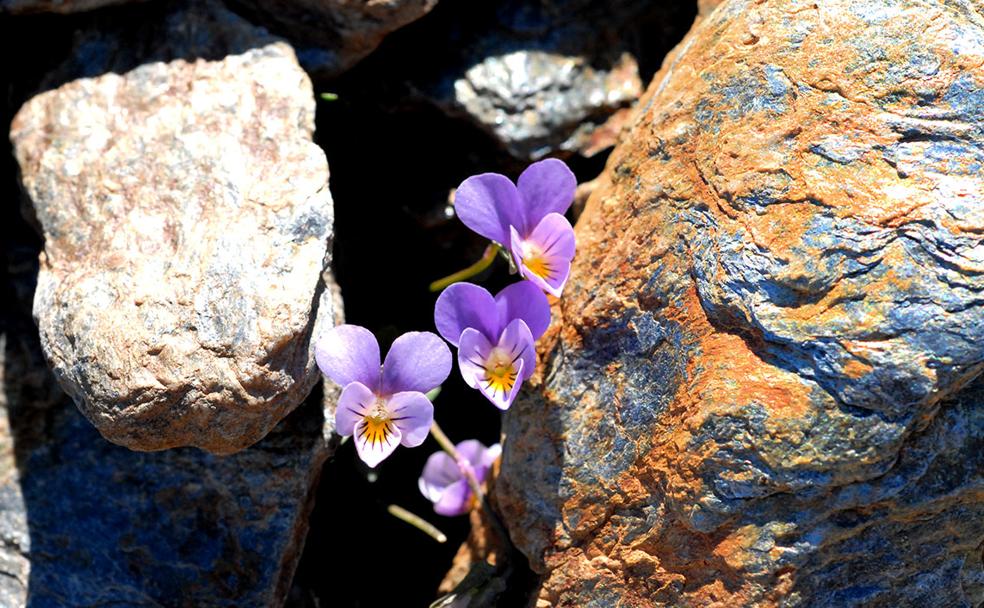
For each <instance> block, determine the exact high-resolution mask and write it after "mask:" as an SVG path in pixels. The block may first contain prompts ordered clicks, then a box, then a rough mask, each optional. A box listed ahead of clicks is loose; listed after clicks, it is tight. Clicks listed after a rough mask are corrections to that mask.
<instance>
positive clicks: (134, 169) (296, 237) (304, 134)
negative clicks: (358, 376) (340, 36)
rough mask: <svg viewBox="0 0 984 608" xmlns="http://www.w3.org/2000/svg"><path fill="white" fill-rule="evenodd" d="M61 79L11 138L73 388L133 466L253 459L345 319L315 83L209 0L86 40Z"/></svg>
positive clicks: (51, 341)
mask: <svg viewBox="0 0 984 608" xmlns="http://www.w3.org/2000/svg"><path fill="white" fill-rule="evenodd" d="M155 10H157V9H155ZM131 42H132V44H131ZM58 78H60V79H62V80H67V82H66V83H65V84H61V85H60V86H58V83H57V82H52V83H49V84H48V86H49V87H51V88H50V90H47V91H45V92H43V93H40V94H38V95H36V96H35V97H33V98H32V99H30V100H29V101H28V102H27V103H26V104H24V106H23V108H22V109H21V110H20V112H19V113H18V114H17V116H16V117H15V119H14V121H13V125H12V128H11V139H12V141H13V143H14V148H15V152H16V156H17V160H18V162H19V163H20V169H21V177H22V180H23V185H24V188H25V190H26V193H27V195H28V196H29V198H30V201H31V202H32V203H33V207H34V211H35V212H36V214H37V217H38V219H39V221H40V225H41V227H42V228H43V231H44V237H45V250H44V254H43V256H42V264H41V272H40V276H39V279H38V290H37V295H36V298H35V303H34V314H35V317H36V319H37V322H38V325H39V326H40V330H41V342H42V345H43V347H44V351H45V354H46V356H47V358H48V360H49V362H50V364H51V366H52V367H53V368H54V371H55V375H56V377H57V378H58V380H59V382H60V383H61V384H62V386H63V387H64V388H65V390H66V391H67V392H68V393H69V394H70V395H71V396H72V397H73V398H74V399H75V401H76V403H77V404H78V405H79V407H80V409H81V410H82V412H83V413H84V414H85V415H86V417H87V418H88V419H89V420H90V421H91V422H92V423H93V424H94V425H95V426H96V428H98V429H99V431H100V432H101V433H102V434H103V436H105V437H106V438H107V439H110V440H111V441H114V442H116V443H119V444H122V445H125V446H127V447H130V448H132V449H138V450H159V449H163V448H170V447H176V446H197V447H201V448H204V449H206V450H209V451H212V452H215V453H230V452H234V451H237V450H240V449H242V448H244V447H246V446H248V445H250V444H252V443H255V442H256V441H258V440H259V439H260V438H262V437H263V436H264V435H266V433H267V432H268V431H269V430H270V429H272V428H273V427H274V426H275V425H276V424H277V422H279V421H280V420H281V419H282V418H283V417H284V416H285V415H286V414H287V413H288V412H290V411H291V410H292V409H293V408H294V407H295V406H296V405H297V404H299V403H300V402H301V401H302V400H303V399H304V398H305V396H306V395H307V394H308V393H309V392H310V390H311V387H312V386H313V385H314V383H315V381H316V380H317V379H318V377H319V374H318V372H317V369H316V366H315V362H314V356H313V341H312V336H314V335H316V334H317V331H318V328H317V324H318V320H319V319H322V320H326V322H328V323H330V322H331V319H332V317H333V316H334V312H333V311H332V303H331V298H330V293H329V290H327V289H326V288H325V282H324V281H323V280H322V271H323V270H324V269H325V268H326V266H327V263H328V261H329V254H330V244H331V238H332V218H333V214H332V202H331V196H330V195H329V192H328V166H327V163H326V161H325V157H324V154H323V152H322V151H321V149H320V148H319V147H318V146H316V145H315V144H314V143H313V142H312V141H311V136H312V133H313V131H314V106H315V104H314V96H313V92H312V89H311V83H310V81H309V80H308V77H307V75H306V74H305V73H304V72H303V71H302V70H301V68H300V67H299V66H298V64H297V61H296V59H295V57H294V53H293V51H292V50H291V48H290V47H289V46H288V45H287V44H285V43H284V42H282V41H280V40H278V39H276V38H273V37H271V36H269V35H268V34H267V33H266V32H265V30H262V29H259V28H255V27H253V26H251V25H250V24H248V23H247V22H245V21H243V20H242V19H240V18H239V17H236V16H235V15H233V14H231V13H229V12H227V11H225V10H224V9H222V8H220V7H218V6H217V5H214V4H211V3H207V2H195V3H190V4H188V5H183V6H179V7H177V8H175V9H173V11H171V12H168V13H166V14H164V15H162V16H161V19H160V20H159V21H158V20H153V21H148V22H147V23H145V24H143V25H141V26H139V29H138V30H136V31H134V30H132V29H129V28H128V27H123V28H121V29H119V30H114V29H111V28H110V29H109V30H107V31H95V32H89V33H84V34H82V35H81V36H80V40H79V43H78V44H77V46H76V49H75V51H74V52H73V55H72V58H71V59H70V60H69V61H68V62H67V63H66V64H65V66H63V67H62V68H61V69H60V70H59V72H58Z"/></svg>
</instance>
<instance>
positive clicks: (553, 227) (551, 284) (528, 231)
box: [454, 158, 577, 297]
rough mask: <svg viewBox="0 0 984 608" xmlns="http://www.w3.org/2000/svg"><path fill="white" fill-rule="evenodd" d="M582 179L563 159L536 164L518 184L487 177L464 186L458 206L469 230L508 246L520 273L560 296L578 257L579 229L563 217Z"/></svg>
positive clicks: (493, 175) (457, 197)
mask: <svg viewBox="0 0 984 608" xmlns="http://www.w3.org/2000/svg"><path fill="white" fill-rule="evenodd" d="M576 188H577V179H576V178H575V177H574V174H573V173H571V170H570V169H568V168H567V165H565V164H564V162H563V161H560V160H557V159H555V158H548V159H546V160H541V161H540V162H536V163H533V164H532V165H530V166H529V167H527V168H526V170H525V171H523V173H522V174H521V175H520V176H519V181H518V182H517V183H516V184H513V183H512V181H510V180H509V178H508V177H506V176H505V175H500V174H498V173H482V174H480V175H473V176H472V177H469V178H468V179H466V180H465V181H463V182H461V185H460V186H458V190H457V192H456V194H455V202H454V207H455V211H456V213H457V214H458V217H459V218H461V221H462V222H464V224H465V225H466V226H468V227H469V228H471V229H472V230H474V231H475V232H477V233H478V234H480V235H482V236H484V237H486V238H489V239H492V240H493V241H495V242H496V243H499V244H500V245H503V246H504V247H508V249H509V251H510V253H511V254H512V256H513V260H514V261H515V262H516V267H517V268H518V269H519V273H520V274H521V275H523V277H525V278H526V279H529V280H530V281H532V282H533V283H535V284H536V285H537V286H539V287H540V288H541V289H543V290H544V291H546V292H547V293H550V294H553V295H554V296H557V297H560V293H561V291H562V290H563V289H564V284H565V283H566V282H567V276H568V275H569V274H570V271H571V259H573V258H574V249H575V242H574V229H573V228H571V224H570V222H568V221H567V220H566V219H565V218H564V216H563V213H564V212H565V211H567V208H568V207H570V206H571V203H572V202H573V201H574V190H575V189H576Z"/></svg>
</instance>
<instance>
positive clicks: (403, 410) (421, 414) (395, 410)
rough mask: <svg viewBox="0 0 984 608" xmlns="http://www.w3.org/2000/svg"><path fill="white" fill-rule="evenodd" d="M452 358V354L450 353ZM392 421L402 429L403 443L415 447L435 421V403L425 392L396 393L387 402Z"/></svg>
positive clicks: (424, 437)
mask: <svg viewBox="0 0 984 608" xmlns="http://www.w3.org/2000/svg"><path fill="white" fill-rule="evenodd" d="M448 356H449V358H450V354H449V355H448ZM386 406H387V409H388V410H389V413H390V422H392V423H393V424H395V425H396V427H397V428H398V429H400V433H401V434H402V435H403V438H402V440H401V443H402V444H403V445H404V446H406V447H408V448H415V447H417V446H418V445H420V444H421V443H423V442H424V439H427V434H428V433H429V432H430V427H431V424H433V422H434V404H432V403H431V402H430V399H428V398H427V396H426V395H424V394H423V393H419V392H417V391H407V392H403V393H396V394H395V395H393V396H392V397H390V400H389V402H388V403H387V404H386Z"/></svg>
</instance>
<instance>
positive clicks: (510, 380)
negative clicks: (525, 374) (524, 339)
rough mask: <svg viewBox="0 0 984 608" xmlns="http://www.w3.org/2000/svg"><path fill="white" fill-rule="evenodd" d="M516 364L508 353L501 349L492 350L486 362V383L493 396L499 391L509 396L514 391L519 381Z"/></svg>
mask: <svg viewBox="0 0 984 608" xmlns="http://www.w3.org/2000/svg"><path fill="white" fill-rule="evenodd" d="M515 363H516V362H515V360H513V358H512V357H510V356H509V353H508V352H507V351H505V350H503V349H501V348H494V349H492V352H491V353H490V354H489V358H488V359H487V360H486V362H485V382H486V383H487V388H488V389H489V390H491V391H492V394H493V395H494V394H496V393H497V392H498V391H502V393H503V394H504V395H508V394H509V391H511V390H512V388H513V386H514V385H515V384H516V379H517V378H516V377H517V374H516V365H515Z"/></svg>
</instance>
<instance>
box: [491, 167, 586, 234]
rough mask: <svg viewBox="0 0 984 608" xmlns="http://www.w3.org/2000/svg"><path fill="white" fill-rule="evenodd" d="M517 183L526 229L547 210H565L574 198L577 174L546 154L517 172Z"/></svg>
mask: <svg viewBox="0 0 984 608" xmlns="http://www.w3.org/2000/svg"><path fill="white" fill-rule="evenodd" d="M517 187H518V190H519V194H520V196H521V197H522V198H523V218H524V219H525V221H526V227H527V229H529V228H532V227H534V226H536V225H537V224H539V223H540V220H542V219H543V218H544V217H545V216H546V215H547V214H548V213H561V214H563V213H564V212H565V211H567V209H568V208H569V207H570V206H571V203H573V202H574V191H575V190H577V178H576V177H574V174H573V173H571V170H570V169H568V168H567V165H566V164H564V161H561V160H557V159H556V158H548V159H546V160H541V161H540V162H536V163H533V164H532V165H530V166H529V167H527V168H526V170H525V171H523V173H522V174H521V175H520V176H519V181H518V182H517ZM517 228H519V226H517ZM520 232H521V233H522V234H525V232H523V231H520ZM500 242H502V241H500Z"/></svg>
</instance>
